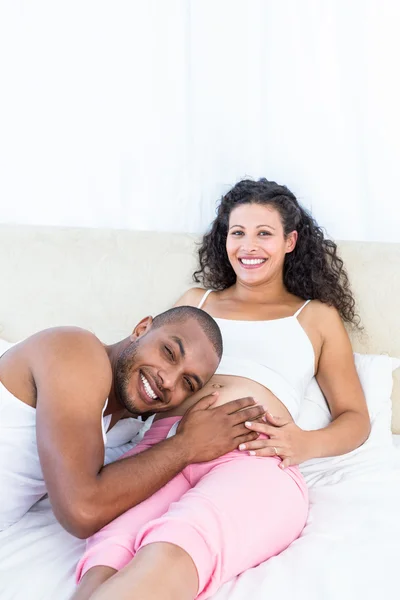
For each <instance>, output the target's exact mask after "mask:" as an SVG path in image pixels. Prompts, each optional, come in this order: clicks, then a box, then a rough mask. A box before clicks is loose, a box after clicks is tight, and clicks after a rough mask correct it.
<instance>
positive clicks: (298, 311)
mask: <svg viewBox="0 0 400 600" xmlns="http://www.w3.org/2000/svg"><path fill="white" fill-rule="evenodd" d="M309 302H311V298H310V299H309V300H306V302H304V304H303V305H302V306H300V308H299V310H296V312H295V313H294V315H293V316H294V317H296V319H297V317H298V316H299V314H300V313H301V311H302V310H303V308H304V307H305V306H307V304H308V303H309Z"/></svg>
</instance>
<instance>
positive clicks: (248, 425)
mask: <svg viewBox="0 0 400 600" xmlns="http://www.w3.org/2000/svg"><path fill="white" fill-rule="evenodd" d="M245 425H246V427H252V425H253V424H252V423H251V422H250V421H246V423H245Z"/></svg>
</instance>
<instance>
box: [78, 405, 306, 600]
mask: <svg viewBox="0 0 400 600" xmlns="http://www.w3.org/2000/svg"><path fill="white" fill-rule="evenodd" d="M179 418H180V417H169V418H166V419H161V420H159V421H156V422H155V423H153V425H152V427H151V428H150V429H149V430H148V431H147V433H146V435H145V436H144V438H143V440H142V441H141V442H140V443H139V444H138V445H137V446H136V447H135V448H133V449H132V450H130V451H129V452H128V453H127V454H125V455H124V456H125V457H126V456H131V455H133V454H138V453H139V452H143V450H146V449H147V448H150V447H151V446H153V445H154V444H156V443H157V442H159V441H161V440H163V439H165V438H166V437H167V435H168V432H169V431H170V429H171V426H172V425H173V424H174V423H176V421H177V420H179ZM121 458H122V457H121ZM279 463H280V459H279V458H275V457H273V458H262V457H257V456H249V455H248V454H247V453H246V452H245V453H243V452H240V451H238V450H235V451H233V452H229V453H228V454H225V455H224V456H222V457H221V458H218V459H216V460H213V461H211V462H207V463H197V464H193V465H190V466H189V467H187V468H186V469H184V470H183V471H182V472H181V473H179V475H177V476H176V477H174V479H172V480H171V481H170V482H169V483H167V485H165V486H164V487H163V488H161V489H160V490H159V491H158V492H156V493H155V494H154V495H153V496H151V497H150V498H148V499H147V500H145V501H144V502H142V503H141V504H139V505H137V506H135V507H134V508H131V509H130V510H128V511H127V512H126V513H124V514H122V515H121V516H120V517H118V518H117V519H115V520H114V521H112V522H111V523H109V524H108V525H106V527H104V528H103V529H101V530H100V531H99V532H98V533H96V534H95V535H94V536H92V537H91V538H89V540H88V541H87V549H86V552H85V554H84V556H83V557H82V559H81V560H80V562H79V564H78V567H77V581H78V582H79V581H80V579H81V578H82V577H83V575H84V574H85V573H86V572H87V571H88V570H89V569H90V568H91V567H95V566H99V565H103V566H108V567H112V568H114V569H117V570H120V569H122V568H123V567H124V566H125V565H127V564H128V563H129V562H130V561H131V560H132V558H133V557H134V556H135V554H136V552H137V551H138V550H139V549H140V548H142V547H143V546H145V545H147V544H151V543H153V542H169V543H171V544H175V545H177V546H179V547H181V548H183V549H184V550H185V551H186V552H187V553H188V554H189V555H190V556H191V558H192V559H193V561H194V564H195V566H196V568H197V572H198V578H199V588H198V596H197V598H201V599H204V598H208V597H209V596H211V595H212V594H213V593H214V592H216V590H217V589H218V588H219V587H220V586H221V585H222V584H223V583H224V582H226V581H228V580H229V579H232V577H234V576H235V575H238V574H239V573H242V572H243V571H245V570H246V569H249V568H251V567H255V566H256V565H258V564H260V563H261V562H263V561H265V560H267V559H268V558H270V557H271V556H275V555H277V554H279V553H280V552H282V550H284V549H285V548H287V546H289V544H290V543H291V542H293V541H294V540H295V539H296V538H297V537H298V536H299V535H300V533H301V531H302V529H303V527H304V525H305V522H306V519H307V513H308V494H307V487H306V484H305V482H304V479H303V477H302V476H301V474H300V471H299V470H298V468H297V467H289V468H287V469H285V470H282V469H280V468H279V466H278V465H279Z"/></svg>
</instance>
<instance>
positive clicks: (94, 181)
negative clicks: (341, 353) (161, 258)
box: [0, 0, 400, 242]
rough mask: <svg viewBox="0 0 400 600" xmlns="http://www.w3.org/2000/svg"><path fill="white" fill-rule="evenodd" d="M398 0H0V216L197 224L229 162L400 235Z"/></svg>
mask: <svg viewBox="0 0 400 600" xmlns="http://www.w3.org/2000/svg"><path fill="white" fill-rule="evenodd" d="M399 28H400V3H399V2H397V0H352V1H351V2H348V0H301V2H299V1H298V0H279V2H278V1H277V0H192V1H189V0H141V1H135V0H113V1H105V0H19V1H18V0H0V208H1V211H0V221H2V222H17V223H37V224H53V225H83V226H89V227H98V226H110V227H128V228H132V229H152V230H171V231H172V230H181V231H185V230H186V231H202V230H203V229H204V228H205V227H206V226H207V225H208V223H209V221H210V220H211V218H212V217H213V215H214V210H215V203H216V201H217V200H218V198H219V196H220V195H221V194H222V193H223V192H225V191H226V190H227V189H229V187H230V186H231V185H232V184H234V183H235V182H236V181H237V180H238V179H240V178H242V177H244V176H252V177H260V176H266V177H268V178H269V179H275V180H277V181H279V182H280V183H285V184H287V185H288V186H289V187H290V188H291V189H292V190H293V191H294V192H295V193H296V194H298V196H299V199H300V200H301V201H302V202H303V203H304V204H305V205H306V206H307V207H310V208H312V210H313V213H314V215H315V216H316V217H317V219H318V220H319V221H320V223H321V224H322V225H324V226H325V227H326V228H327V230H328V232H329V233H330V234H331V235H332V236H334V237H336V238H343V239H359V240H383V241H385V240H387V241H397V242H400V233H399V230H400V211H399V209H398V204H399V185H398V173H399V165H400V142H399V140H400V118H399V107H400V85H399V72H400V69H399V65H398V57H399V56H400V38H399V35H398V31H399Z"/></svg>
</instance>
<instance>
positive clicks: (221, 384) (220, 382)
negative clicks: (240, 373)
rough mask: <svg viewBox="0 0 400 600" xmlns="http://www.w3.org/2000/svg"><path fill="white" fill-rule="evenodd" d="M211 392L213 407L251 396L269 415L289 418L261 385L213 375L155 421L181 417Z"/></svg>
mask: <svg viewBox="0 0 400 600" xmlns="http://www.w3.org/2000/svg"><path fill="white" fill-rule="evenodd" d="M213 392H218V398H217V401H216V402H215V404H214V407H216V406H220V405H221V404H226V403H227V402H230V401H231V400H236V399H237V398H245V397H246V396H252V397H253V398H254V400H255V401H256V403H257V404H261V405H262V406H264V407H265V408H266V409H268V410H269V411H270V413H271V414H273V415H275V416H277V417H289V418H290V413H289V411H288V410H287V408H286V407H285V405H284V404H282V402H281V401H280V400H278V398H277V397H276V396H275V394H273V393H272V392H271V391H270V390H269V389H267V388H266V387H264V386H263V385H261V384H259V383H257V382H256V381H253V380H252V379H246V377H237V376H233V375H214V376H213V377H212V378H211V379H210V381H209V382H208V383H207V384H206V385H205V386H204V387H203V388H202V389H201V390H200V391H198V392H196V394H193V396H190V397H189V398H187V400H185V401H184V402H183V403H182V404H181V405H180V406H178V407H177V408H174V409H172V410H170V411H168V412H163V413H160V414H158V415H157V417H156V419H161V418H163V417H172V416H177V415H179V416H181V415H184V414H185V412H186V411H187V410H188V409H189V408H191V407H192V406H193V405H194V404H196V402H198V401H199V400H201V398H204V396H208V395H209V394H212V393H213Z"/></svg>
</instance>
